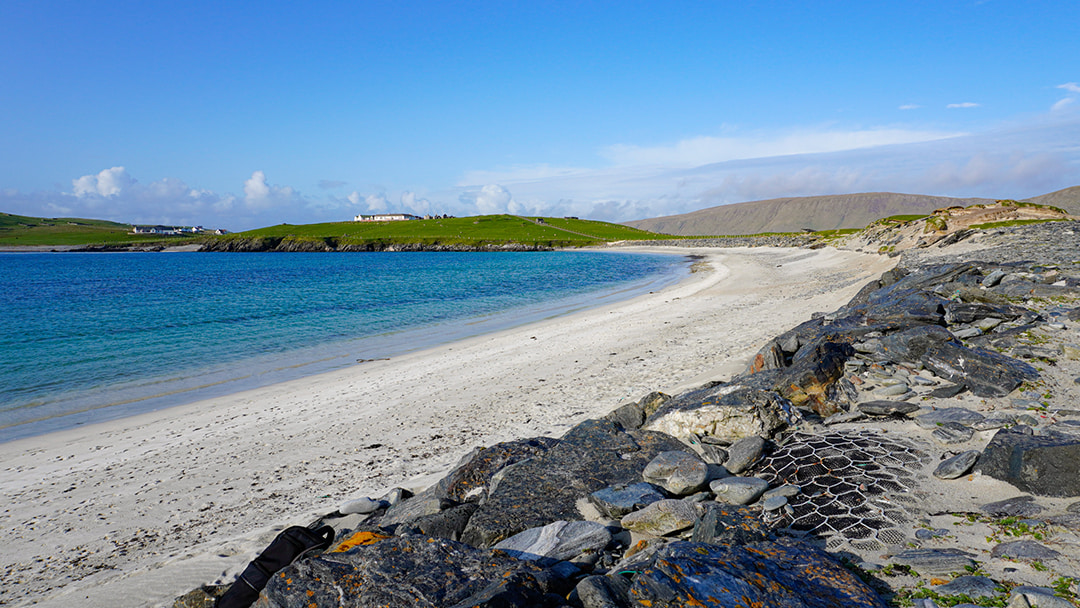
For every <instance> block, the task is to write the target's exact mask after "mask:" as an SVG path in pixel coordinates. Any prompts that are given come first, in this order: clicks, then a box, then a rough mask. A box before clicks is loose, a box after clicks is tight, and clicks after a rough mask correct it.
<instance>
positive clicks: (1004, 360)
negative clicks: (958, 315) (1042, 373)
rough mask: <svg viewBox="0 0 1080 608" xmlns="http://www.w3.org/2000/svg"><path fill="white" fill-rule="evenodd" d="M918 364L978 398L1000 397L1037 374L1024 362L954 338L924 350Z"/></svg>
mask: <svg viewBox="0 0 1080 608" xmlns="http://www.w3.org/2000/svg"><path fill="white" fill-rule="evenodd" d="M922 363H923V365H925V366H926V367H927V369H929V370H931V371H932V372H934V373H935V374H937V375H938V376H940V377H942V378H945V379H946V380H950V381H952V382H956V383H958V384H963V385H964V386H966V387H967V388H968V390H970V391H971V392H972V393H974V394H975V395H977V396H979V397H1004V396H1005V395H1008V394H1009V393H1011V392H1012V391H1013V390H1014V389H1015V388H1016V387H1018V386H1020V384H1021V383H1023V382H1024V381H1025V380H1035V379H1037V378H1038V377H1039V372H1038V371H1036V370H1035V368H1034V367H1032V366H1030V365H1028V364H1027V363H1024V362H1022V361H1018V360H1016V359H1013V358H1012V357H1007V356H1005V355H1002V354H999V353H995V352H993V351H989V350H985V349H982V348H968V347H966V346H964V345H963V344H960V343H959V342H958V341H955V340H954V341H950V342H945V343H942V344H938V345H936V346H934V347H932V348H930V349H929V350H927V351H926V353H925V354H924V355H923V357H922Z"/></svg>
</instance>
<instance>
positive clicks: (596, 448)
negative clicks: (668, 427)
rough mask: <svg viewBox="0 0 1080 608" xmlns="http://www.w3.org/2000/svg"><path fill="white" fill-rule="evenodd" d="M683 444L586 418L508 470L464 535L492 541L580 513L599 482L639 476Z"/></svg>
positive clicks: (467, 539)
mask: <svg viewBox="0 0 1080 608" xmlns="http://www.w3.org/2000/svg"><path fill="white" fill-rule="evenodd" d="M683 447H685V446H684V445H683V443H682V442H680V441H679V440H677V439H675V438H674V437H671V436H668V435H664V434H662V433H655V432H650V431H623V430H622V428H621V427H620V426H619V425H618V424H616V423H614V422H611V421H607V420H587V421H585V422H583V423H581V424H579V425H578V426H576V427H574V428H573V429H571V430H570V431H569V432H567V433H566V435H564V436H563V437H562V439H561V440H560V441H559V443H558V445H556V446H554V447H552V448H551V449H550V450H548V451H547V452H545V453H543V454H540V455H538V456H536V457H535V458H532V459H531V460H527V461H523V462H521V463H518V464H517V465H514V467H512V468H510V469H506V470H504V471H503V475H502V479H501V481H499V484H498V485H497V486H496V487H495V488H494V489H492V490H491V491H490V492H489V495H488V498H487V500H486V501H485V502H484V504H482V505H481V506H480V508H479V509H478V510H477V511H476V513H475V514H473V516H472V519H470V520H469V524H468V526H467V527H466V528H465V532H464V533H463V534H462V540H464V541H465V542H467V543H469V544H472V545H474V546H477V547H489V546H491V545H494V544H495V543H497V542H499V541H500V540H502V539H504V538H507V537H509V536H512V535H514V534H517V533H518V532H521V531H522V530H527V529H529V528H536V527H539V526H545V525H547V524H550V523H552V522H555V521H559V520H568V521H569V520H575V519H582V516H581V513H580V512H579V511H578V508H577V501H578V500H580V499H583V498H586V497H587V496H588V495H589V494H591V493H593V492H595V491H597V490H599V489H601V488H606V487H608V486H614V485H619V484H632V483H637V482H639V481H641V473H642V471H643V470H644V469H645V465H647V464H648V463H649V462H650V461H651V460H652V459H653V458H655V457H656V455H657V454H659V453H661V452H667V451H670V450H679V449H682V448H683Z"/></svg>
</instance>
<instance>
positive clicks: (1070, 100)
mask: <svg viewBox="0 0 1080 608" xmlns="http://www.w3.org/2000/svg"><path fill="white" fill-rule="evenodd" d="M1074 103H1076V98H1075V97H1066V98H1065V99H1062V100H1059V101H1058V102H1057V103H1055V104H1054V105H1052V106H1050V111H1051V112H1060V111H1061V110H1064V109H1065V108H1067V107H1068V106H1071V105H1072V104H1074Z"/></svg>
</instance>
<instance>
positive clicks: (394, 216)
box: [353, 213, 420, 222]
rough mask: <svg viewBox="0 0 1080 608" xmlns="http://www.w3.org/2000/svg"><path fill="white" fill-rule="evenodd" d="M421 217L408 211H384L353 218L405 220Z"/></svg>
mask: <svg viewBox="0 0 1080 608" xmlns="http://www.w3.org/2000/svg"><path fill="white" fill-rule="evenodd" d="M418 219H420V218H419V217H417V216H415V215H410V214H408V213H382V214H378V215H358V216H356V217H354V218H353V221H354V222H404V221H407V220H418Z"/></svg>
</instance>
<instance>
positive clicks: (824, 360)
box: [776, 342, 855, 416]
mask: <svg viewBox="0 0 1080 608" xmlns="http://www.w3.org/2000/svg"><path fill="white" fill-rule="evenodd" d="M854 354H855V349H853V348H852V347H851V345H850V344H846V343H841V342H824V343H821V344H818V345H816V346H813V347H811V346H807V347H804V348H801V349H799V352H798V354H797V355H796V356H795V357H794V358H793V359H792V364H791V367H789V368H787V369H785V370H783V372H782V374H781V376H780V378H779V380H778V381H777V383H776V391H777V392H778V393H780V395H782V396H783V397H784V398H786V399H788V400H790V401H791V403H793V404H794V405H796V406H798V407H808V408H810V409H812V410H814V411H815V412H817V413H818V414H820V415H821V416H828V415H830V414H835V413H836V412H838V411H839V407H838V406H837V404H836V403H835V402H833V401H831V400H830V399H829V398H828V397H829V396H828V389H829V387H830V386H831V385H832V384H833V383H834V382H836V381H837V380H839V379H840V378H842V377H843V376H844V362H845V361H847V360H848V358H849V357H852V356H854Z"/></svg>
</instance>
